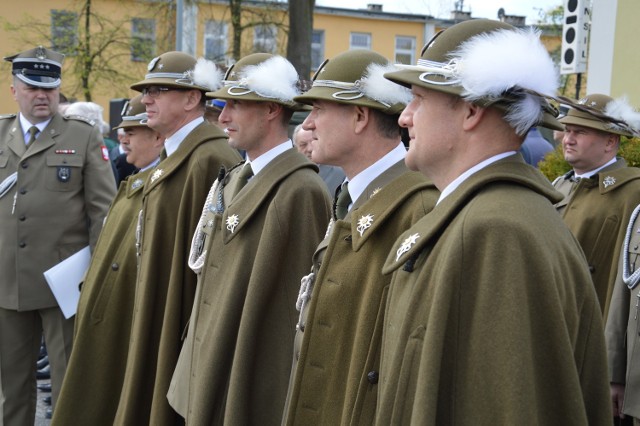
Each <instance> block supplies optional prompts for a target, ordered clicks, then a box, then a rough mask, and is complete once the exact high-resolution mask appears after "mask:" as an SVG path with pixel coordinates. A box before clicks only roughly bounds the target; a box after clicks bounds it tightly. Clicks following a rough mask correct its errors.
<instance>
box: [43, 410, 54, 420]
mask: <svg viewBox="0 0 640 426" xmlns="http://www.w3.org/2000/svg"><path fill="white" fill-rule="evenodd" d="M51 417H53V408H51V407H47V411H46V412H45V413H44V418H45V419H51Z"/></svg>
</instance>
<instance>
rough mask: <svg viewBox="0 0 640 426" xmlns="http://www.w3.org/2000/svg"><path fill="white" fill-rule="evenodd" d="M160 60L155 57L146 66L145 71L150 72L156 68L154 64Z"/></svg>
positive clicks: (158, 57)
mask: <svg viewBox="0 0 640 426" xmlns="http://www.w3.org/2000/svg"><path fill="white" fill-rule="evenodd" d="M159 60H160V56H156V57H155V58H153V59H152V60H151V61H150V62H149V65H147V70H149V71H151V70H153V67H155V66H156V63H157V62H158V61H159Z"/></svg>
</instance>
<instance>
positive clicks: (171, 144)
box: [164, 117, 204, 157]
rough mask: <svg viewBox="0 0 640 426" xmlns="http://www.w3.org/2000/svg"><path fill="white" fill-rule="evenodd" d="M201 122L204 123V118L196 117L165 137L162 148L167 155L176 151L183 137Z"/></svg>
mask: <svg viewBox="0 0 640 426" xmlns="http://www.w3.org/2000/svg"><path fill="white" fill-rule="evenodd" d="M202 123H204V118H203V117H198V118H196V119H195V120H193V121H190V122H189V123H187V124H185V125H184V126H182V127H181V128H180V129H179V130H178V131H177V132H175V133H174V134H173V135H171V137H168V138H166V139H165V140H164V149H165V151H166V152H167V157H168V156H170V155H171V154H173V153H174V152H176V151H177V150H178V148H179V147H180V144H181V143H182V141H183V140H184V138H186V137H187V135H188V134H189V133H191V131H192V130H193V129H195V128H196V127H198V126H199V125H200V124H202Z"/></svg>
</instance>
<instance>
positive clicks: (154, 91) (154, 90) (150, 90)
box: [142, 86, 178, 99]
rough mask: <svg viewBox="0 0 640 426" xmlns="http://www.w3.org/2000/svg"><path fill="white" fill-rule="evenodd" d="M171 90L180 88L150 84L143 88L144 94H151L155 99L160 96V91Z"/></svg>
mask: <svg viewBox="0 0 640 426" xmlns="http://www.w3.org/2000/svg"><path fill="white" fill-rule="evenodd" d="M170 90H178V89H172V88H170V87H160V86H149V87H145V88H144V89H142V96H149V97H151V98H154V99H155V98H157V97H158V96H160V93H162V92H168V91H170Z"/></svg>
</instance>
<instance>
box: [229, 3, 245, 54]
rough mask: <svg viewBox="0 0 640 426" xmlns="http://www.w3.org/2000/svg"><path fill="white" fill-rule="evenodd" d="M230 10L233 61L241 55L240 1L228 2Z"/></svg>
mask: <svg viewBox="0 0 640 426" xmlns="http://www.w3.org/2000/svg"><path fill="white" fill-rule="evenodd" d="M229 9H230V10H231V27H232V28H233V49H232V55H233V59H235V60H236V61H237V60H238V59H240V55H241V54H242V50H241V49H242V0H229Z"/></svg>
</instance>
